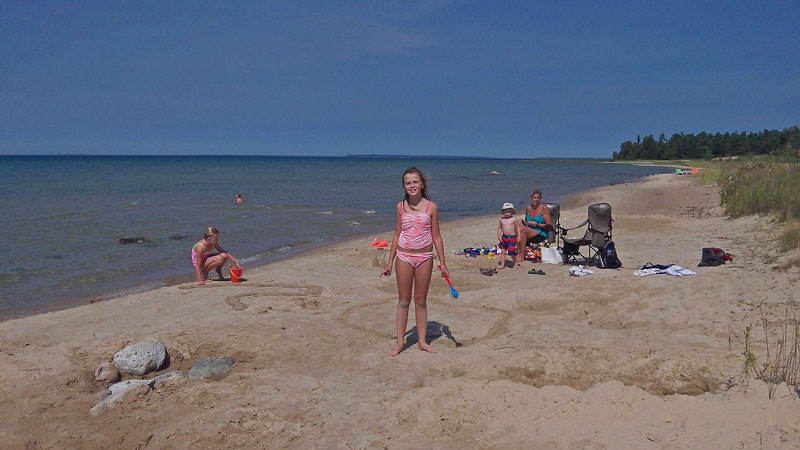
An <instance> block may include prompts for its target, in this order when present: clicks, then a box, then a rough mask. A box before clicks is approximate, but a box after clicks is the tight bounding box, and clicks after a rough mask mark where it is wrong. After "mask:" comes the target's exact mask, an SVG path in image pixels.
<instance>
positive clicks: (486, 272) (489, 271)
mask: <svg viewBox="0 0 800 450" xmlns="http://www.w3.org/2000/svg"><path fill="white" fill-rule="evenodd" d="M480 271H481V273H482V274H484V275H486V276H487V277H490V276H492V275H495V274H496V273H497V269H487V268H483V269H480Z"/></svg>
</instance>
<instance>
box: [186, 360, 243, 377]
mask: <svg viewBox="0 0 800 450" xmlns="http://www.w3.org/2000/svg"><path fill="white" fill-rule="evenodd" d="M234 362H235V361H234V360H233V359H232V358H228V357H220V356H208V357H206V358H202V359H199V360H197V362H195V363H194V365H192V368H191V369H189V372H188V373H187V376H188V377H189V378H201V379H206V378H211V379H219V378H222V377H223V376H225V375H226V374H227V373H228V372H229V371H230V370H231V367H233V363H234Z"/></svg>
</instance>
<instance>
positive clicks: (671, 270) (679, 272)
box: [664, 264, 697, 277]
mask: <svg viewBox="0 0 800 450" xmlns="http://www.w3.org/2000/svg"><path fill="white" fill-rule="evenodd" d="M664 273H666V274H668V275H674V276H676V277H682V276H685V275H697V273H695V272H692V271H691V270H689V269H686V268H684V267H681V266H678V265H675V264H673V265H671V266H669V267H667V270H665V271H664Z"/></svg>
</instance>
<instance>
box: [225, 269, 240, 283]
mask: <svg viewBox="0 0 800 450" xmlns="http://www.w3.org/2000/svg"><path fill="white" fill-rule="evenodd" d="M228 270H230V271H231V283H238V282H239V281H240V280H241V279H242V273H243V272H244V269H243V268H241V267H229V268H228Z"/></svg>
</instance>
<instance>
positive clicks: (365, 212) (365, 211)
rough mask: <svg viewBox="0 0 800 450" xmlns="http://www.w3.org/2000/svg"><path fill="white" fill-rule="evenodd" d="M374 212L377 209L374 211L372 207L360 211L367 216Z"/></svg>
mask: <svg viewBox="0 0 800 450" xmlns="http://www.w3.org/2000/svg"><path fill="white" fill-rule="evenodd" d="M376 213H377V211H375V210H374V209H365V210H362V211H361V214H366V215H368V216H369V215H371V214H376Z"/></svg>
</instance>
